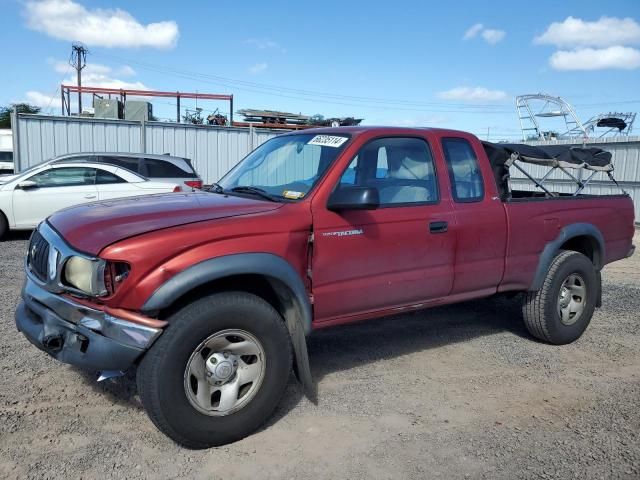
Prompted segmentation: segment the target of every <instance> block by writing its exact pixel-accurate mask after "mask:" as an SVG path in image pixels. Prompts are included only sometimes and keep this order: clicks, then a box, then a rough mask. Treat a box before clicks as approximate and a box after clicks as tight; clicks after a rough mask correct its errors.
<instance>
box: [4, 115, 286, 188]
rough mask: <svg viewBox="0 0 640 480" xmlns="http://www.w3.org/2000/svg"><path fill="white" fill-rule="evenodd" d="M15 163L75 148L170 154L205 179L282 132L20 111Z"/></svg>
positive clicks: (28, 163) (39, 159) (219, 173)
mask: <svg viewBox="0 0 640 480" xmlns="http://www.w3.org/2000/svg"><path fill="white" fill-rule="evenodd" d="M13 125H14V127H13V145H14V147H13V148H14V162H15V165H16V170H20V171H21V170H24V169H26V168H29V167H30V166H32V165H36V164H38V163H40V162H42V161H44V160H48V159H50V158H52V157H55V156H58V155H63V154H66V153H76V152H134V153H159V154H162V153H169V154H171V155H177V156H181V157H186V158H189V159H191V161H192V163H193V166H194V167H195V169H196V170H197V171H198V173H199V174H200V175H201V176H202V179H203V180H204V182H205V183H208V184H209V183H212V182H215V181H217V180H219V179H220V177H221V176H222V175H223V174H225V173H226V172H227V171H228V170H229V169H230V168H231V167H232V166H234V165H235V164H236V163H238V161H240V160H241V159H242V158H243V157H244V156H245V155H247V154H248V153H249V152H250V151H251V150H253V149H254V148H255V147H257V146H258V145H260V144H261V143H263V142H265V141H266V140H268V139H269V138H271V137H274V136H276V135H277V134H278V133H282V131H281V130H280V131H274V130H266V129H260V130H258V129H249V128H230V127H212V126H208V125H207V126H204V125H191V124H179V123H162V122H146V123H144V124H142V123H140V122H131V121H126V120H106V119H95V118H77V117H52V116H44V115H23V114H19V115H18V119H17V121H14V122H13Z"/></svg>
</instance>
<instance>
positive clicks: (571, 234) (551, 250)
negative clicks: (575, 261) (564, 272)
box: [529, 223, 605, 292]
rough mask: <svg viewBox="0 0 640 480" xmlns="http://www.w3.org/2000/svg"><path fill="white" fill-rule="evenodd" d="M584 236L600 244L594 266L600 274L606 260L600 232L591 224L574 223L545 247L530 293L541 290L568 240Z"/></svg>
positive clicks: (563, 229) (561, 231)
mask: <svg viewBox="0 0 640 480" xmlns="http://www.w3.org/2000/svg"><path fill="white" fill-rule="evenodd" d="M582 236H587V237H591V238H593V239H595V240H596V242H597V244H598V251H597V252H596V253H597V254H596V255H594V259H593V261H594V266H595V268H596V270H597V271H598V272H599V271H600V270H601V269H602V267H603V259H604V258H605V243H604V237H603V236H602V233H601V232H600V230H598V228H597V227H595V226H594V225H592V224H590V223H574V224H572V225H567V226H566V227H564V228H562V229H561V230H560V233H559V234H558V236H557V237H556V238H555V239H554V240H552V241H550V242H548V243H547V244H546V245H545V247H544V250H543V251H542V253H541V254H540V260H539V261H538V268H537V269H536V274H535V276H534V277H533V282H532V283H531V286H530V287H529V291H531V292H535V291H537V290H540V288H541V287H542V283H543V282H544V277H545V276H546V275H547V272H548V271H549V267H550V265H551V262H552V261H553V259H554V257H555V256H556V255H557V254H558V252H559V251H560V247H562V245H563V244H564V243H565V242H566V241H567V240H571V239H572V238H575V237H582Z"/></svg>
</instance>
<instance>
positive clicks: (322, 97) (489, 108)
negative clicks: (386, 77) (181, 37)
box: [101, 54, 512, 114]
mask: <svg viewBox="0 0 640 480" xmlns="http://www.w3.org/2000/svg"><path fill="white" fill-rule="evenodd" d="M101 55H102V56H104V57H109V58H112V59H116V60H118V61H122V62H126V63H130V64H133V65H136V66H138V67H140V68H143V69H146V70H150V71H154V72H158V73H163V74H169V75H174V76H177V77H180V78H185V79H188V80H194V81H200V82H203V83H210V84H214V85H220V86H224V87H227V88H233V89H237V90H243V91H248V92H252V93H261V94H266V95H272V96H277V97H282V98H291V99H295V100H306V101H322V102H324V103H331V104H334V105H346V106H355V107H368V108H378V109H387V110H407V111H420V112H435V113H483V114H486V113H500V114H504V113H512V110H495V109H498V108H504V107H505V105H504V104H499V105H490V104H474V105H469V104H459V103H442V102H415V101H408V100H391V99H382V98H376V97H359V96H353V95H339V94H330V93H325V92H315V91H311V90H300V89H293V88H288V87H277V86H273V85H267V84H260V83H255V82H247V81H244V80H238V79H232V78H227V77H221V76H217V75H208V74H203V73H198V72H189V71H187V70H177V69H174V68H171V67H167V66H160V65H153V64H149V63H146V62H140V61H138V60H132V59H127V58H124V57H119V56H117V55H109V54H101ZM306 97H309V98H306ZM345 100H346V101H345ZM352 102H364V103H368V104H369V105H362V104H360V103H352ZM409 107H414V108H409ZM415 107H445V108H451V107H455V108H459V109H462V110H448V109H444V110H443V109H425V108H415Z"/></svg>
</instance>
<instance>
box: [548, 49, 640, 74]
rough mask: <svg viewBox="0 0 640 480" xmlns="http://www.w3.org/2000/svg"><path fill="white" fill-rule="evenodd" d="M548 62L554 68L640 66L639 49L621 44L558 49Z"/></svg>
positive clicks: (600, 68) (625, 68)
mask: <svg viewBox="0 0 640 480" xmlns="http://www.w3.org/2000/svg"><path fill="white" fill-rule="evenodd" d="M549 64H550V65H551V67H553V68H554V69H556V70H605V69H619V70H634V69H636V68H640V50H637V49H635V48H631V47H621V46H614V47H608V48H599V49H596V48H581V49H577V50H572V51H565V50H560V51H558V52H555V53H554V54H553V55H551V58H550V59H549Z"/></svg>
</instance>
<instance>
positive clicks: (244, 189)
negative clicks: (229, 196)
mask: <svg viewBox="0 0 640 480" xmlns="http://www.w3.org/2000/svg"><path fill="white" fill-rule="evenodd" d="M229 191H230V192H236V193H248V194H251V195H256V196H258V197H262V198H264V199H265V200H269V201H270V202H277V200H276V199H275V198H274V197H273V195H270V194H269V193H267V191H266V190H263V189H262V188H258V187H251V186H248V185H240V186H238V187H233V188H231V189H229Z"/></svg>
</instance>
